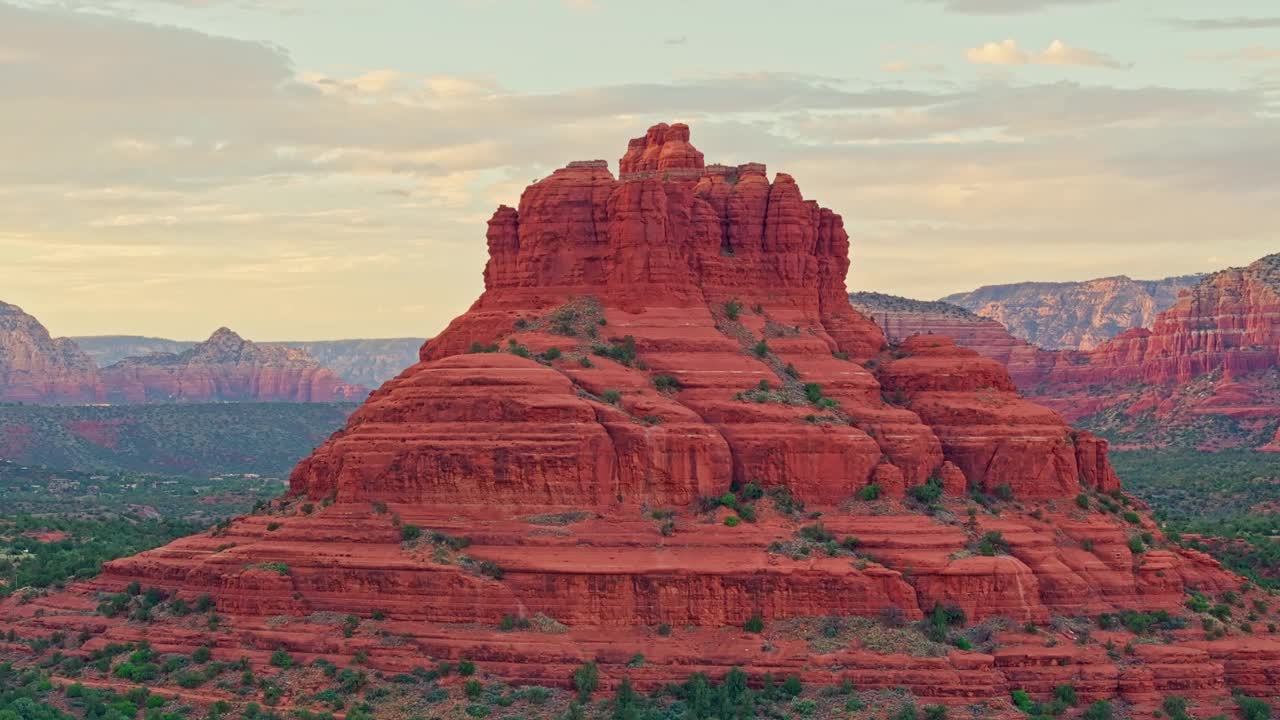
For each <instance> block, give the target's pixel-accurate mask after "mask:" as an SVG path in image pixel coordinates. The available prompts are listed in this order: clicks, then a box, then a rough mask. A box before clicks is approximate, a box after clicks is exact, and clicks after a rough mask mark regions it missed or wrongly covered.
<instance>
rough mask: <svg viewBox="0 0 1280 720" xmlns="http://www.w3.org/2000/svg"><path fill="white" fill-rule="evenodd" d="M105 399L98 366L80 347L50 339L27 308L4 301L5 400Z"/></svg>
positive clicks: (0, 341) (0, 369) (0, 331)
mask: <svg viewBox="0 0 1280 720" xmlns="http://www.w3.org/2000/svg"><path fill="white" fill-rule="evenodd" d="M101 395H102V388H101V385H100V383H99V381H98V377H97V372H96V370H95V368H94V364H93V361H92V360H91V359H90V358H89V356H88V355H85V354H84V353H83V352H82V351H81V350H80V348H78V347H77V346H76V344H75V342H73V341H72V340H69V339H67V338H53V337H50V336H49V331H48V330H46V329H45V327H44V326H43V325H41V324H40V321H39V320H36V319H35V318H34V317H32V316H30V315H28V314H27V313H25V312H23V311H22V308H20V307H18V306H16V305H9V304H8V303H3V302H0V401H2V402H23V403H84V402H94V401H96V400H98V399H99V398H100V397H101Z"/></svg>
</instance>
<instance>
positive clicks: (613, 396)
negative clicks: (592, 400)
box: [600, 388, 622, 405]
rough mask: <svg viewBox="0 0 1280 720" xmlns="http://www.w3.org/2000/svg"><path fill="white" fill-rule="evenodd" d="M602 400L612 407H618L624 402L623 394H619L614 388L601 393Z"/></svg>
mask: <svg viewBox="0 0 1280 720" xmlns="http://www.w3.org/2000/svg"><path fill="white" fill-rule="evenodd" d="M600 399H602V400H604V401H605V402H607V403H609V404H610V405H617V404H618V403H620V402H622V393H621V392H618V391H617V390H614V389H613V388H610V389H608V390H605V391H604V392H602V393H600Z"/></svg>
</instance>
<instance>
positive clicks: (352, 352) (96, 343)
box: [72, 335, 423, 387]
mask: <svg viewBox="0 0 1280 720" xmlns="http://www.w3.org/2000/svg"><path fill="white" fill-rule="evenodd" d="M72 340H75V342H76V344H77V345H79V346H80V348H81V349H82V350H84V351H85V352H86V353H88V354H89V356H90V357H92V358H93V360H94V362H96V363H97V364H98V367H106V366H107V365H111V364H114V363H117V362H119V361H121V360H123V359H125V358H127V357H134V356H140V355H150V354H153V353H173V354H178V353H181V352H183V351H186V350H189V349H190V348H191V347H193V346H194V345H196V343H195V342H191V341H187V340H168V339H165V338H150V337H142V336H137V335H95V336H84V337H75V338H72ZM422 342H423V339H422V338H355V339H350V340H268V341H263V342H262V343H261V344H263V345H278V346H282V347H291V348H297V349H299V350H302V351H304V352H306V353H307V354H308V355H310V356H311V357H313V358H315V360H316V361H317V362H319V363H320V364H321V365H323V366H324V367H326V368H329V369H330V370H332V371H334V372H335V373H337V374H338V376H339V377H341V378H342V379H343V381H345V382H348V383H351V384H352V385H363V386H365V387H377V386H379V385H381V384H382V383H384V382H386V381H387V380H390V379H391V378H393V377H395V376H396V375H397V374H399V372H400V371H401V370H403V369H404V368H405V367H406V366H407V365H410V364H412V363H413V361H414V360H415V359H417V357H418V348H419V347H421V346H422Z"/></svg>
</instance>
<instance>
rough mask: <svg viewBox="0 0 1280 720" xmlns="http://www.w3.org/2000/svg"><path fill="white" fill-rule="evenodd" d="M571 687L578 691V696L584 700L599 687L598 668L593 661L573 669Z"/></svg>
mask: <svg viewBox="0 0 1280 720" xmlns="http://www.w3.org/2000/svg"><path fill="white" fill-rule="evenodd" d="M573 687H574V689H575V690H577V691H578V698H579V699H580V700H582V701H583V702H585V701H586V700H587V699H589V698H590V697H591V694H592V693H594V692H595V691H596V688H598V687H600V669H599V668H598V667H596V664H595V663H594V662H589V663H586V664H584V665H583V666H582V667H580V668H578V669H577V670H574V671H573Z"/></svg>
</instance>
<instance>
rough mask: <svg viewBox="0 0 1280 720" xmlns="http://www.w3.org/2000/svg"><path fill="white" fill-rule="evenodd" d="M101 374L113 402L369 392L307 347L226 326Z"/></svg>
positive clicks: (337, 396)
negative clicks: (254, 337) (262, 340)
mask: <svg viewBox="0 0 1280 720" xmlns="http://www.w3.org/2000/svg"><path fill="white" fill-rule="evenodd" d="M99 374H100V375H101V377H102V383H103V387H104V390H105V399H106V400H107V402H112V403H145V402H210V401H248V400H252V401H257V402H332V401H335V400H340V401H341V400H353V399H359V398H361V397H363V396H364V395H365V394H367V393H368V389H367V388H363V387H359V386H355V385H351V384H349V383H344V382H342V380H341V379H339V378H338V376H337V375H336V374H334V373H333V371H331V370H328V369H326V368H324V367H321V365H320V363H318V362H316V361H315V360H314V359H313V358H311V356H309V355H308V354H307V353H305V352H304V351H302V350H297V349H294V348H286V347H280V346H277V345H258V344H256V343H254V342H252V341H249V340H245V339H244V338H242V337H240V336H239V335H237V334H236V333H234V332H232V331H231V330H229V329H228V328H225V327H223V328H218V329H217V330H216V331H214V333H213V334H212V335H210V336H209V339H208V340H206V341H204V342H202V343H199V344H197V345H195V346H194V347H191V348H189V349H187V350H184V351H183V352H181V353H153V354H151V355H144V356H141V357H132V358H125V359H124V360H121V361H120V362H117V363H115V364H114V365H110V366H108V367H105V368H103V369H102V370H101V371H100V373H99Z"/></svg>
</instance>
